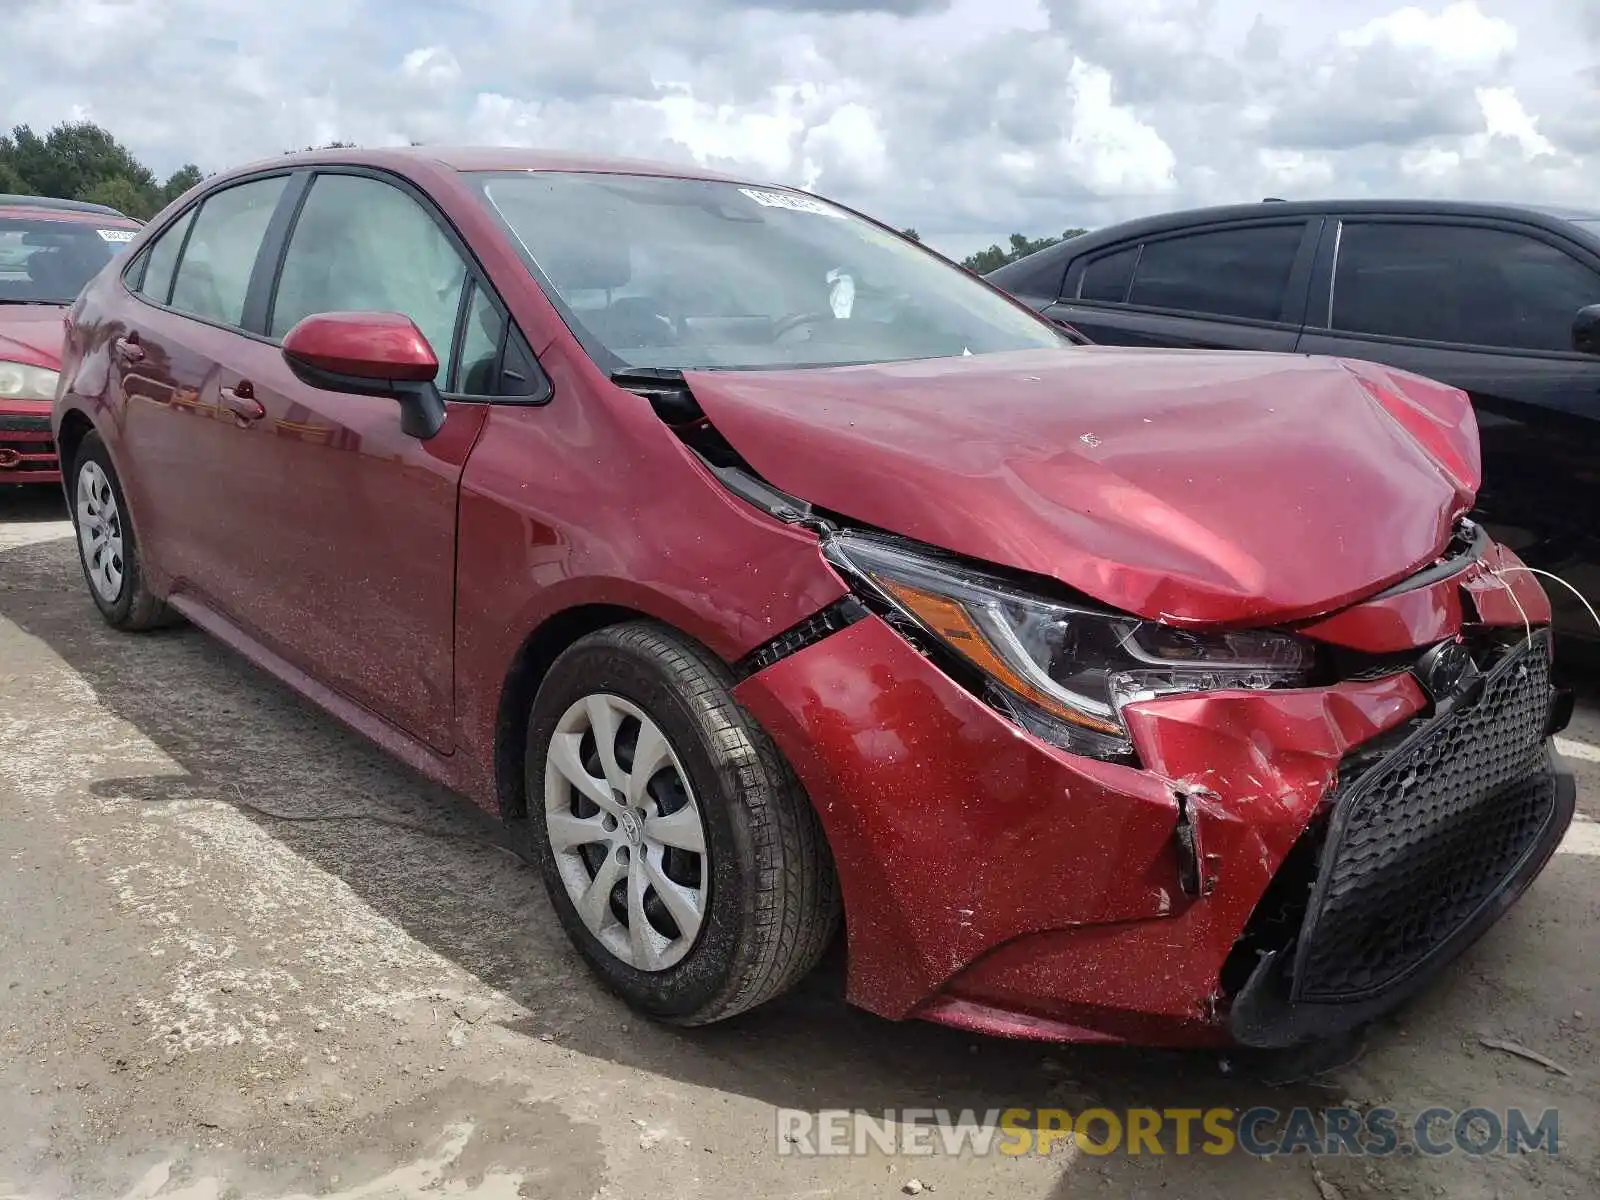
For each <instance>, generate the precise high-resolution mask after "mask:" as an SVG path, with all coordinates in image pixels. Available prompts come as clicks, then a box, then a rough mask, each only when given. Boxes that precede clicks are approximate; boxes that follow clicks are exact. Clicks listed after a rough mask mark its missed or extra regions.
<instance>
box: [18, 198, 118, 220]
mask: <svg viewBox="0 0 1600 1200" xmlns="http://www.w3.org/2000/svg"><path fill="white" fill-rule="evenodd" d="M8 209H27V210H29V211H30V212H36V213H40V214H47V215H49V216H51V217H59V218H61V219H63V220H70V219H72V218H73V217H81V218H83V219H84V220H86V221H92V220H94V219H95V218H104V217H115V218H116V219H117V220H119V221H127V222H130V223H133V224H137V223H138V222H136V221H134V219H133V218H132V217H130V216H128V215H127V214H126V213H123V212H119V211H118V210H116V209H114V208H112V207H111V206H110V205H107V204H91V203H89V201H87V200H63V199H62V198H61V197H59V196H17V195H11V194H5V195H0V211H4V210H8Z"/></svg>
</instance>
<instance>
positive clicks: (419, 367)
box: [283, 312, 447, 441]
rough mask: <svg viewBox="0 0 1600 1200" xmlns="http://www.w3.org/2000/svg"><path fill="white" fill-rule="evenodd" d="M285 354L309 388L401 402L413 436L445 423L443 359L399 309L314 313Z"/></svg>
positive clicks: (404, 425)
mask: <svg viewBox="0 0 1600 1200" xmlns="http://www.w3.org/2000/svg"><path fill="white" fill-rule="evenodd" d="M283 358H284V361H285V362H286V363H288V364H289V369H290V370H291V371H293V372H294V373H295V377H296V378H297V379H299V380H300V382H302V383H304V384H307V385H308V386H310V387H314V388H322V389H324V390H326V391H332V392H355V393H357V394H359V395H364V396H389V397H391V398H393V399H395V400H397V401H399V403H400V428H401V429H403V430H404V431H405V432H406V433H407V434H408V435H409V436H411V437H414V438H418V439H420V440H422V441H427V440H428V439H429V438H431V437H433V436H434V435H435V434H436V433H438V432H439V430H440V429H441V428H443V426H444V420H445V417H446V415H447V413H446V411H445V407H444V400H443V399H442V398H441V397H440V395H439V389H438V387H436V386H435V384H434V380H435V379H436V378H437V377H438V375H439V357H438V355H436V354H434V352H433V347H432V346H430V345H428V339H427V338H426V337H424V336H423V335H422V330H420V329H418V328H417V327H416V325H415V324H414V323H413V322H412V320H411V318H410V317H407V316H404V315H403V314H401V313H391V312H336V313H315V314H313V315H311V316H309V317H307V318H305V320H303V321H301V322H300V323H299V324H298V325H296V326H295V327H294V328H293V329H291V330H289V332H288V333H287V334H285V335H284V339H283Z"/></svg>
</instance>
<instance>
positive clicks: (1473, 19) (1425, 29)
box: [1339, 0, 1517, 70]
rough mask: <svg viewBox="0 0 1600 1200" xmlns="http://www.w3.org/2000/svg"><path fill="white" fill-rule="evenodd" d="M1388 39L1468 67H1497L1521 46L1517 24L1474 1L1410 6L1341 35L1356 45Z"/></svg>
mask: <svg viewBox="0 0 1600 1200" xmlns="http://www.w3.org/2000/svg"><path fill="white" fill-rule="evenodd" d="M1383 43H1387V44H1388V45H1390V46H1394V47H1396V48H1398V49H1400V50H1407V51H1410V52H1412V53H1414V54H1421V55H1425V56H1427V57H1429V58H1431V59H1433V60H1435V61H1437V62H1441V63H1446V64H1448V65H1450V66H1454V67H1460V68H1463V69H1466V70H1481V69H1484V68H1487V67H1492V66H1493V65H1494V64H1495V63H1497V62H1498V61H1500V60H1501V59H1502V58H1503V57H1505V56H1506V55H1508V54H1510V53H1511V52H1512V51H1513V50H1515V49H1516V48H1517V30H1516V26H1514V25H1512V24H1511V23H1510V22H1509V21H1503V20H1501V19H1499V18H1498V17H1490V16H1487V15H1485V14H1484V12H1483V10H1482V9H1480V8H1479V7H1478V6H1477V5H1476V4H1474V3H1473V2H1472V0H1461V2H1459V3H1455V4H1448V5H1446V6H1445V7H1444V8H1442V9H1439V10H1437V11H1435V12H1430V11H1428V10H1427V9H1423V8H1417V7H1415V6H1408V7H1406V8H1400V9H1396V10H1395V11H1394V12H1392V13H1388V14H1386V15H1384V16H1381V17H1374V18H1373V19H1372V20H1370V21H1368V22H1367V23H1366V24H1364V25H1361V26H1359V27H1358V28H1355V29H1349V30H1346V31H1344V32H1343V33H1341V34H1340V35H1339V44H1340V45H1342V46H1350V47H1354V48H1356V49H1365V48H1367V47H1370V46H1375V45H1380V44H1383Z"/></svg>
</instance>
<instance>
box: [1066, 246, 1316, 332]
mask: <svg viewBox="0 0 1600 1200" xmlns="http://www.w3.org/2000/svg"><path fill="white" fill-rule="evenodd" d="M1317 228H1320V221H1317V222H1309V221H1307V220H1306V218H1304V217H1292V218H1283V219H1278V220H1265V221H1252V222H1248V223H1238V224H1233V225H1226V226H1210V227H1206V228H1202V229H1196V230H1185V231H1182V232H1179V233H1168V234H1163V235H1162V236H1160V237H1159V238H1149V239H1146V240H1144V241H1141V242H1134V243H1125V244H1122V245H1118V246H1112V247H1108V248H1107V249H1105V250H1102V251H1098V252H1096V253H1095V254H1093V255H1086V256H1085V257H1084V258H1083V259H1081V260H1079V261H1075V262H1074V263H1073V264H1072V266H1071V267H1069V268H1068V270H1067V274H1066V278H1065V280H1064V281H1063V284H1062V298H1061V299H1060V300H1059V301H1058V302H1057V303H1056V304H1054V305H1052V306H1050V307H1049V308H1047V309H1046V310H1045V315H1046V316H1049V317H1052V318H1055V319H1057V320H1061V321H1065V322H1067V323H1068V324H1071V325H1073V326H1075V327H1076V328H1078V329H1081V330H1082V331H1083V332H1084V333H1085V334H1087V335H1088V336H1089V337H1090V338H1091V339H1092V340H1094V341H1096V342H1100V343H1103V344H1106V345H1117V346H1178V347H1188V348H1197V349H1215V350H1292V349H1293V348H1294V343H1295V339H1296V338H1297V337H1298V336H1299V333H1300V324H1301V321H1302V319H1303V317H1304V313H1305V299H1306V290H1307V284H1308V281H1309V279H1310V273H1311V263H1312V258H1313V255H1314V251H1315V243H1316V238H1315V236H1314V234H1315V231H1316V229H1317Z"/></svg>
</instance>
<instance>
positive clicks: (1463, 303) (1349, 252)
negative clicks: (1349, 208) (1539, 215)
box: [1333, 221, 1600, 350]
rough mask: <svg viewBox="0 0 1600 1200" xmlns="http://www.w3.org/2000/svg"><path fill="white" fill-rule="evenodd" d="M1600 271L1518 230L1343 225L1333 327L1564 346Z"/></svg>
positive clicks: (1595, 294) (1595, 299)
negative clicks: (1573, 321)
mask: <svg viewBox="0 0 1600 1200" xmlns="http://www.w3.org/2000/svg"><path fill="white" fill-rule="evenodd" d="M1596 303H1600V274H1597V273H1596V272H1594V271H1592V270H1590V269H1589V268H1588V267H1586V266H1584V265H1583V264H1582V263H1580V262H1578V261H1577V260H1576V259H1574V258H1573V257H1572V256H1571V255H1569V254H1567V253H1566V252H1565V251H1563V250H1560V249H1558V248H1557V247H1555V246H1552V245H1550V244H1549V243H1548V242H1542V241H1540V240H1538V239H1537V238H1532V237H1527V236H1525V235H1524V234H1520V233H1512V232H1511V231H1509V230H1505V229H1494V228H1491V227H1488V226H1474V225H1424V224H1419V223H1413V222H1388V223H1385V222H1379V221H1372V222H1367V221H1363V222H1352V223H1348V224H1346V225H1345V226H1344V229H1343V230H1342V232H1341V233H1340V236H1339V264H1338V269H1337V270H1336V272H1335V274H1334V285H1333V327H1334V328H1335V329H1339V330H1343V331H1345V332H1349V333H1372V334H1379V335H1384V336H1388V337H1400V338H1415V339H1417V340H1420V341H1432V342H1454V343H1458V344H1462V345H1469V346H1493V347H1498V348H1504V349H1514V350H1570V349H1572V319H1573V317H1574V316H1576V315H1577V311H1578V309H1580V308H1583V307H1584V306H1585V305H1589V304H1596Z"/></svg>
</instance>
